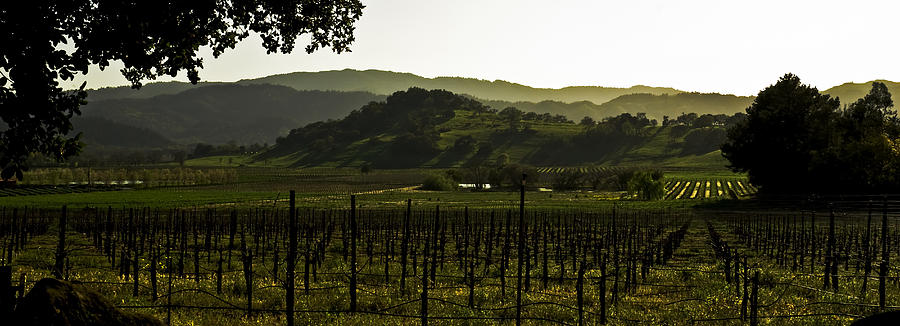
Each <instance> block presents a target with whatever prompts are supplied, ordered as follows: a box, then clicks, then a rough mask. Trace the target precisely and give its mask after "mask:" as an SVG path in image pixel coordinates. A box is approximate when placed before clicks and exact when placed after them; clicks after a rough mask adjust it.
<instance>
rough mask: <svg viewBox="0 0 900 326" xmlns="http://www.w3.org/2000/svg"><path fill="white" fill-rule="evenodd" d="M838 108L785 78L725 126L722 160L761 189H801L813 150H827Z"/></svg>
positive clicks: (813, 90)
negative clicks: (739, 119) (741, 116)
mask: <svg viewBox="0 0 900 326" xmlns="http://www.w3.org/2000/svg"><path fill="white" fill-rule="evenodd" d="M839 107H840V102H839V101H838V100H837V99H834V98H831V97H830V96H828V95H822V94H820V93H819V91H818V90H817V89H816V88H815V87H811V86H808V85H804V84H801V83H800V78H799V77H797V76H796V75H793V74H786V75H784V76H783V77H781V79H779V80H778V82H777V83H775V85H771V86H769V87H767V88H766V89H764V90H762V91H761V92H759V95H758V96H757V97H756V99H755V100H754V101H753V104H752V105H751V106H750V107H749V108H747V119H746V120H744V121H743V122H741V123H738V124H736V125H734V126H733V127H731V128H729V130H728V136H727V139H726V142H725V144H723V145H722V156H724V157H725V158H726V159H728V161H729V162H730V166H729V167H730V168H731V169H732V170H734V171H740V172H747V173H748V176H749V178H750V182H752V183H754V184H756V185H758V186H760V187H762V188H763V190H767V191H774V192H790V191H798V190H800V191H802V190H803V189H798V187H805V185H807V184H808V181H811V178H810V175H809V169H808V168H809V166H810V162H811V161H812V156H811V155H812V152H813V151H819V150H823V149H825V148H826V147H827V142H828V134H827V133H828V130H830V128H829V125H830V124H831V123H832V122H833V119H834V117H835V116H836V114H837V111H838V108H839Z"/></svg>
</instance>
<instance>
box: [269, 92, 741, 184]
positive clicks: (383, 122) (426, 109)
mask: <svg viewBox="0 0 900 326" xmlns="http://www.w3.org/2000/svg"><path fill="white" fill-rule="evenodd" d="M742 115H743V114H738V115H734V116H728V115H724V114H719V115H697V114H686V115H681V116H677V117H675V116H673V117H672V119H670V120H668V121H666V122H665V123H664V124H662V123H661V122H660V121H657V120H653V119H650V118H648V117H647V116H646V115H643V114H637V115H631V114H628V113H626V114H621V115H618V116H615V117H609V118H605V119H602V120H601V121H593V120H590V119H584V120H582V121H579V122H578V123H576V122H574V121H571V120H569V119H567V118H566V117H565V116H561V115H553V114H549V113H543V114H538V113H533V112H523V111H521V110H518V109H516V108H504V109H502V110H496V109H492V108H488V107H487V106H485V105H483V104H482V103H480V102H478V101H475V100H472V99H471V98H468V97H465V96H461V95H456V94H453V93H450V92H448V91H444V90H424V89H421V88H410V89H409V90H407V91H401V92H396V93H394V94H392V95H390V96H389V97H387V99H386V100H385V101H383V102H372V103H369V104H367V105H365V106H363V107H362V108H360V109H359V110H354V111H353V112H351V113H350V114H349V115H347V117H345V118H344V119H340V120H333V121H326V122H317V123H312V124H309V125H306V126H304V127H302V128H297V129H294V130H291V132H290V133H289V134H288V135H287V136H285V137H280V138H278V140H277V141H276V145H275V146H274V147H273V148H271V149H270V150H268V151H267V152H265V153H262V154H260V155H259V156H258V157H257V158H256V159H257V160H270V159H274V158H282V160H281V161H291V162H295V163H294V165H297V166H360V165H362V164H372V165H373V166H375V167H379V168H408V167H449V166H471V165H473V164H475V165H478V164H489V162H492V161H494V160H496V159H498V158H499V157H507V158H508V159H509V160H511V161H513V162H520V163H525V164H533V165H541V166H547V165H583V164H605V163H609V164H627V163H638V164H655V165H660V164H673V165H679V166H685V165H699V166H713V167H718V168H721V167H722V166H724V162H723V161H722V159H721V155H718V154H717V152H716V151H717V149H718V146H719V145H720V144H721V142H722V141H723V140H724V137H725V128H726V127H727V126H728V125H730V124H732V123H734V121H737V120H740V119H742Z"/></svg>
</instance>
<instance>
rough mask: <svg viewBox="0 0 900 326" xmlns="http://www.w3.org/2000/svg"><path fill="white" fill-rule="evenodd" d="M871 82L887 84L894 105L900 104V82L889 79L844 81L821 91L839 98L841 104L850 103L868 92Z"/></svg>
mask: <svg viewBox="0 0 900 326" xmlns="http://www.w3.org/2000/svg"><path fill="white" fill-rule="evenodd" d="M873 82H881V83H884V85H885V86H887V88H888V91H890V92H891V94H892V95H891V97H892V98H893V100H894V105H900V97H898V96H900V83H897V82H892V81H889V80H874V81H870V82H865V83H845V84H842V85H839V86H835V87H832V88H829V89H826V90H824V91H822V93H824V94H828V95H831V96H834V97H838V98H840V99H841V104H848V105H849V104H850V103H853V102H855V101H856V100H857V99H860V98H862V97H864V96H866V94H868V93H869V90H871V89H872V83H873Z"/></svg>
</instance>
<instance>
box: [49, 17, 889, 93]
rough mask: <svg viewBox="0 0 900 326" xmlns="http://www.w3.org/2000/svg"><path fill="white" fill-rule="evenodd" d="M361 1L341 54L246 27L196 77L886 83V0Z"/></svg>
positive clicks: (112, 80) (718, 86)
mask: <svg viewBox="0 0 900 326" xmlns="http://www.w3.org/2000/svg"><path fill="white" fill-rule="evenodd" d="M363 3H364V4H365V5H366V8H365V9H364V10H363V16H362V18H361V19H360V20H359V21H358V22H357V24H356V33H355V36H356V41H355V42H354V44H353V45H352V46H351V49H352V52H350V53H342V54H335V53H333V52H331V50H330V49H323V50H319V51H318V52H316V53H314V54H311V55H310V54H306V53H305V52H304V51H303V44H298V46H297V50H296V51H295V52H294V53H292V54H288V55H282V54H278V55H275V54H273V55H266V53H265V50H264V49H263V48H262V47H261V46H260V40H259V38H258V37H254V36H251V37H250V38H248V39H246V40H244V41H243V42H241V43H239V44H238V46H237V47H236V48H235V49H233V50H231V51H229V52H226V53H225V54H224V55H222V56H220V57H219V58H213V57H212V54H211V51H209V50H208V49H201V55H202V57H203V58H204V66H205V68H204V69H203V70H202V71H200V77H201V79H202V80H204V81H235V80H239V79H245V78H255V77H263V76H268V75H272V74H281V73H289V72H295V71H324V70H340V69H347V68H350V69H359V70H365V69H378V70H390V71H397V72H409V73H413V74H417V75H421V76H425V77H438V76H459V77H470V78H479V79H486V80H497V79H500V80H506V81H511V82H515V83H520V84H524V85H528V86H532V87H542V88H560V87H565V86H608V87H629V86H632V85H648V86H663V87H674V88H678V89H681V90H686V91H698V92H719V93H728V94H736V95H755V94H756V93H758V92H759V91H760V90H761V89H763V88H765V87H766V86H768V85H771V84H773V83H775V82H776V81H777V80H778V78H779V77H781V76H782V75H784V74H785V73H788V72H791V73H794V74H796V75H798V76H799V77H800V78H801V80H802V81H803V82H804V83H807V84H810V85H813V86H816V87H818V88H819V89H820V90H824V89H827V88H829V87H832V86H836V85H839V84H843V83H845V82H866V81H871V80H875V79H887V80H893V81H900V65H898V64H896V62H897V61H896V57H897V55H898V53H900V42H898V41H897V31H898V28H897V27H898V25H897V24H896V19H897V15H898V13H900V1H866V0H856V1H847V0H843V1H830V0H819V1H806V0H803V1H798V0H777V1H769V0H754V1H728V0H706V1H700V0H689V1H673V0H652V1H651V0H630V1H629V0H611V1H605V0H604V1H599V0H597V1H566V0H555V1H546V0H540V1H532V0H502V1H501V0H454V1H446V0H374V1H365V0H364V2H363ZM299 42H303V40H300V41H299ZM120 68H121V64H118V65H113V66H111V67H109V68H107V69H106V70H105V71H99V69H97V67H92V69H91V71H90V72H89V73H88V75H87V76H82V77H79V79H77V80H76V81H74V82H68V83H64V85H67V86H70V87H71V86H74V85H80V84H81V82H82V81H85V80H86V81H87V83H88V85H87V87H88V88H99V87H107V86H117V85H125V84H126V81H125V79H124V77H122V76H121V74H120V73H119V71H118V70H119V69H120ZM160 80H172V79H171V78H161V79H160ZM174 80H180V81H187V77H186V75H185V74H183V73H182V74H180V75H179V76H178V77H176V78H174Z"/></svg>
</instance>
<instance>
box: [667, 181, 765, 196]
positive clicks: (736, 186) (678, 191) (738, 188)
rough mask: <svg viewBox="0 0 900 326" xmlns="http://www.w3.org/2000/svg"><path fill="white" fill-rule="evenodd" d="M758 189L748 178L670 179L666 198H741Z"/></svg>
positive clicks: (754, 192) (750, 194)
mask: <svg viewBox="0 0 900 326" xmlns="http://www.w3.org/2000/svg"><path fill="white" fill-rule="evenodd" d="M757 190H758V189H756V187H755V186H753V185H752V184H750V183H749V182H747V179H746V178H730V179H687V180H669V181H667V182H666V196H665V199H711V198H732V199H739V198H745V197H748V196H752V195H754V194H756V192H757Z"/></svg>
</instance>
